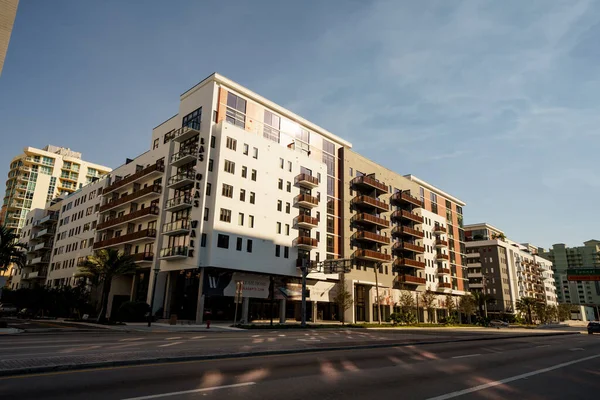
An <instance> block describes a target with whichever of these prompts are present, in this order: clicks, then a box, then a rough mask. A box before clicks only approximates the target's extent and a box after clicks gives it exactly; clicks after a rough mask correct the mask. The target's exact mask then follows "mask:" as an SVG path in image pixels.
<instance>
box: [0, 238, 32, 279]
mask: <svg viewBox="0 0 600 400" xmlns="http://www.w3.org/2000/svg"><path fill="white" fill-rule="evenodd" d="M25 248H26V247H25V245H24V244H22V243H19V236H18V235H16V234H14V233H12V232H11V231H9V230H8V229H7V228H6V227H5V226H0V273H2V272H5V271H6V270H7V269H8V267H9V266H10V265H11V264H15V265H16V266H17V267H18V268H19V269H21V268H23V267H24V266H25V263H26V261H27V256H26V255H25Z"/></svg>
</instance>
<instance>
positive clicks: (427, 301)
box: [421, 289, 436, 324]
mask: <svg viewBox="0 0 600 400" xmlns="http://www.w3.org/2000/svg"><path fill="white" fill-rule="evenodd" d="M435 298H436V295H435V293H434V292H433V291H431V290H429V289H427V290H426V291H424V292H423V293H421V302H422V303H423V308H425V309H426V310H427V322H429V323H430V324H431V323H433V318H432V317H433V312H434V311H435V308H434V307H433V303H434V302H435Z"/></svg>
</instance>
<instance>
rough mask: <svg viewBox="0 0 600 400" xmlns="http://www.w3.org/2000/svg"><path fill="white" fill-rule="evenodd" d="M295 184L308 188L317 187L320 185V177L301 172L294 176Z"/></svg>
mask: <svg viewBox="0 0 600 400" xmlns="http://www.w3.org/2000/svg"><path fill="white" fill-rule="evenodd" d="M294 185H296V186H302V187H307V188H315V187H317V186H319V178H317V177H316V176H312V175H309V174H299V175H296V177H295V178H294Z"/></svg>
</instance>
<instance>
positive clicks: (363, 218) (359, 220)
mask: <svg viewBox="0 0 600 400" xmlns="http://www.w3.org/2000/svg"><path fill="white" fill-rule="evenodd" d="M350 222H353V223H356V224H361V225H368V226H378V227H380V228H389V226H390V221H388V220H387V219H383V218H380V217H377V216H375V215H371V214H366V213H359V214H356V215H354V216H353V217H352V218H351V219H350Z"/></svg>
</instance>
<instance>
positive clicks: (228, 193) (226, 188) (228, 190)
mask: <svg viewBox="0 0 600 400" xmlns="http://www.w3.org/2000/svg"><path fill="white" fill-rule="evenodd" d="M221 194H222V195H223V196H225V197H229V198H230V199H232V198H233V186H231V185H228V184H226V183H224V184H223V190H222V192H221Z"/></svg>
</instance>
